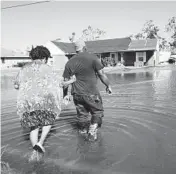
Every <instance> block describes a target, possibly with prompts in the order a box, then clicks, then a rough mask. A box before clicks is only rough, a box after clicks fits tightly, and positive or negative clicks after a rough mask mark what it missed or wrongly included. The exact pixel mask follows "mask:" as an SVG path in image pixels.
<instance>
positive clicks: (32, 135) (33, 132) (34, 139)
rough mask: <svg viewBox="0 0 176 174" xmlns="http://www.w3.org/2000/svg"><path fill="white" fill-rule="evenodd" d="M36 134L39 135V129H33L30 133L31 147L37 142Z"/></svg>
mask: <svg viewBox="0 0 176 174" xmlns="http://www.w3.org/2000/svg"><path fill="white" fill-rule="evenodd" d="M38 133H39V128H37V129H34V130H32V131H31V132H30V140H31V144H32V147H34V146H35V145H36V144H37V142H38Z"/></svg>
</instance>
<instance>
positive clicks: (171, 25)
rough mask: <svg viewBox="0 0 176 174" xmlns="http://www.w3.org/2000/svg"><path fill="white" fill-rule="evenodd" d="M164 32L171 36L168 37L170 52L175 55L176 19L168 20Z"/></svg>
mask: <svg viewBox="0 0 176 174" xmlns="http://www.w3.org/2000/svg"><path fill="white" fill-rule="evenodd" d="M165 29H166V32H167V33H169V34H170V35H171V37H170V42H169V44H170V46H171V51H172V52H174V53H175V54H176V17H172V18H170V19H169V21H168V24H167V25H166V26H165Z"/></svg>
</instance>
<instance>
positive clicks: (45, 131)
mask: <svg viewBox="0 0 176 174" xmlns="http://www.w3.org/2000/svg"><path fill="white" fill-rule="evenodd" d="M50 129H51V125H48V126H43V127H42V134H41V137H40V140H39V142H38V143H39V144H40V145H42V146H43V143H44V141H45V139H46V137H47V135H48V133H49V131H50Z"/></svg>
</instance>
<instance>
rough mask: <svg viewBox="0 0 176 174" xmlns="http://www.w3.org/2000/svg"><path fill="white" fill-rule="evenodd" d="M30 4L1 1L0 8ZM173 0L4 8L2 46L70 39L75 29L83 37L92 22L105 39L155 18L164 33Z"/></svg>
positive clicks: (133, 30)
mask: <svg viewBox="0 0 176 174" xmlns="http://www.w3.org/2000/svg"><path fill="white" fill-rule="evenodd" d="M26 3H31V2H30V1H2V3H1V8H3V7H8V6H12V5H19V4H26ZM175 7H176V2H174V1H170V2H167V1H165V2H164V1H158V2H157V1H155V2H154V1H146V2H144V1H142V2H140V1H136V2H132V1H123V2H120V1H111V2H109V1H97V2H95V1H87V2H86V1H82V2H81V1H63V2H62V1H52V2H48V3H42V4H35V5H31V6H25V7H18V8H11V9H5V10H1V47H3V48H6V49H13V50H14V49H20V50H24V49H26V48H27V47H28V46H29V47H31V45H43V44H45V43H46V42H48V41H51V40H55V39H57V38H61V40H62V41H67V42H69V40H68V38H69V36H71V34H72V32H75V33H76V36H77V37H78V36H81V33H82V30H83V29H85V28H87V27H88V26H89V25H91V26H92V27H93V28H99V29H102V30H104V31H105V32H106V38H122V37H127V36H129V35H131V34H136V33H138V32H140V30H141V29H142V26H143V24H144V23H145V22H146V20H153V21H154V22H155V24H156V25H158V26H159V28H160V30H161V31H160V34H161V35H163V36H166V34H164V32H163V31H164V26H165V25H166V24H167V22H168V19H169V18H171V17H173V16H176V10H175Z"/></svg>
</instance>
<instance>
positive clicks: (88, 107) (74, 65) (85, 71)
mask: <svg viewBox="0 0 176 174" xmlns="http://www.w3.org/2000/svg"><path fill="white" fill-rule="evenodd" d="M74 44H75V48H76V53H77V54H76V55H75V56H73V57H72V58H71V59H70V60H69V61H68V62H67V64H66V65H65V70H64V73H63V77H64V79H65V80H68V79H70V77H71V76H72V75H75V76H76V82H74V83H73V84H72V91H71V94H72V95H73V101H74V104H75V106H76V110H77V119H78V128H79V132H80V133H88V135H89V138H91V139H93V140H96V139H97V130H98V127H101V124H102V117H103V116H104V114H103V111H104V109H103V103H102V98H101V96H100V92H99V90H98V87H97V77H99V78H100V80H101V81H102V83H103V84H104V85H105V86H106V91H107V92H108V93H111V92H112V90H111V87H110V84H109V80H108V78H107V76H106V75H105V74H104V72H103V68H104V66H103V65H102V64H101V62H100V60H99V59H98V57H96V56H95V55H94V54H90V53H88V52H87V51H86V45H85V42H84V41H83V40H78V41H77V42H75V43H74ZM64 93H65V95H67V94H68V88H65V89H64ZM89 113H90V114H91V121H90V124H89V122H88V116H89Z"/></svg>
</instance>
